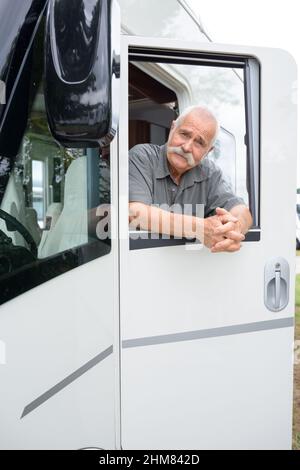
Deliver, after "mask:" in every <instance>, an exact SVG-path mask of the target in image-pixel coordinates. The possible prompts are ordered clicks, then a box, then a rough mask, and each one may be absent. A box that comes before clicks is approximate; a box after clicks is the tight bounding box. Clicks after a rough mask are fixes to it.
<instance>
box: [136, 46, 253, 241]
mask: <svg viewBox="0 0 300 470" xmlns="http://www.w3.org/2000/svg"><path fill="white" fill-rule="evenodd" d="M128 60H129V64H128V65H129V70H128V76H129V100H128V119H129V124H128V131H129V150H130V149H131V148H132V147H133V146H134V145H137V144H141V143H150V144H155V145H158V146H161V145H163V144H165V143H166V141H167V139H168V135H169V130H170V126H171V123H172V121H173V120H174V119H176V118H177V116H178V115H179V114H180V113H181V112H182V111H183V109H184V108H185V107H187V106H191V105H194V104H202V105H205V106H207V107H208V108H209V109H211V110H212V111H213V112H214V114H215V115H216V116H217V118H218V120H219V123H220V132H219V136H218V139H217V141H216V143H215V145H214V150H213V151H211V152H210V154H209V155H208V156H207V157H206V158H208V159H210V160H213V161H214V163H215V164H216V165H217V166H218V167H220V169H221V171H222V174H223V178H224V180H225V181H226V183H228V184H229V185H230V187H231V188H232V191H233V192H234V194H236V195H237V196H238V197H240V198H242V199H243V201H244V202H245V204H247V205H248V206H249V208H250V211H251V213H252V216H253V221H254V222H253V228H252V230H250V231H249V232H248V234H247V238H246V241H255V240H259V237H260V235H259V65H258V62H257V61H256V60H255V59H253V58H250V57H242V56H234V55H232V56H230V55H228V54H224V55H219V54H213V53H212V54H208V53H201V52H199V53H197V52H195V51H191V52H187V51H181V50H178V51H176V50H164V49H153V48H151V49H150V48H146V47H143V48H142V47H138V46H132V47H130V48H129V54H128ZM184 243H186V240H178V239H171V240H166V237H165V236H158V237H157V236H155V237H151V235H150V234H147V232H144V231H142V232H141V234H140V237H139V236H137V233H136V232H134V233H133V232H132V233H131V234H130V247H131V249H138V248H147V247H155V246H166V245H173V244H184Z"/></svg>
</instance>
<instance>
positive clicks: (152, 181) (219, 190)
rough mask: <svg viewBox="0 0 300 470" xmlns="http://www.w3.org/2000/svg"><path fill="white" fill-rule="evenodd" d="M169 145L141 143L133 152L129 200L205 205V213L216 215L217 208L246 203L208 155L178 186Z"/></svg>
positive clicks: (149, 203)
mask: <svg viewBox="0 0 300 470" xmlns="http://www.w3.org/2000/svg"><path fill="white" fill-rule="evenodd" d="M166 150H167V145H166V144H165V145H163V146H159V145H153V144H140V145H136V146H135V147H133V148H132V149H131V150H130V152H129V201H130V202H143V203H145V204H148V205H152V204H159V205H160V204H168V205H169V206H172V205H174V204H179V205H180V207H182V208H183V206H184V204H192V207H193V209H192V213H193V214H194V215H196V204H204V216H205V217H209V216H211V215H214V213H215V209H216V207H223V208H224V209H226V210H228V211H229V210H230V209H232V207H234V206H236V205H238V204H245V202H244V201H243V199H242V198H239V197H237V196H236V195H235V194H234V193H233V191H232V188H231V186H230V185H229V184H228V183H227V182H226V181H225V180H224V179H223V177H222V172H221V170H220V168H219V167H217V166H216V165H215V163H214V162H212V161H211V160H209V159H207V158H205V159H204V160H203V161H202V162H201V163H200V164H199V165H197V166H196V167H194V168H192V169H191V170H188V171H187V172H185V173H184V174H183V175H182V177H181V180H180V183H179V185H177V184H176V183H175V182H174V180H173V178H172V176H171V175H170V171H169V167H168V162H167V154H166Z"/></svg>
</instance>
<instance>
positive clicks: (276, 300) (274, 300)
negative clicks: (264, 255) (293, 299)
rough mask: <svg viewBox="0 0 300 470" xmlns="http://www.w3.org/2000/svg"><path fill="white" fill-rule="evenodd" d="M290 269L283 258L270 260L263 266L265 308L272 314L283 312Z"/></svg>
mask: <svg viewBox="0 0 300 470" xmlns="http://www.w3.org/2000/svg"><path fill="white" fill-rule="evenodd" d="M289 281H290V268H289V264H288V262H287V261H286V260H285V259H284V258H272V259H271V260H270V261H268V262H267V263H266V266H265V279H264V282H265V286H264V287H265V288H264V296H265V299H264V300H265V306H266V307H267V308H268V309H269V310H271V311H272V312H279V311H280V310H283V309H284V308H285V307H286V306H287V304H288V301H289Z"/></svg>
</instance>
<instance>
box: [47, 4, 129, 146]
mask: <svg viewBox="0 0 300 470" xmlns="http://www.w3.org/2000/svg"><path fill="white" fill-rule="evenodd" d="M120 30H121V27H120V9H119V5H118V3H117V2H116V0H49V6H48V16H47V25H46V32H45V34H46V38H45V101H46V110H47V116H48V122H49V126H50V130H51V132H52V134H53V136H54V138H55V139H56V140H57V141H58V142H59V143H60V144H62V145H63V146H65V147H77V148H78V147H99V146H104V145H108V144H109V143H110V141H111V140H112V139H113V137H114V136H115V134H116V131H117V126H118V118H119V110H118V106H119V96H118V95H119V78H120V73H119V72H120V32H121V31H120Z"/></svg>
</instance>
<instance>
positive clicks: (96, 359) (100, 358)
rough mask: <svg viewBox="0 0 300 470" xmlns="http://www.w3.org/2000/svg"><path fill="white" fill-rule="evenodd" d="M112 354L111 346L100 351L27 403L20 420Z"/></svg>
mask: <svg viewBox="0 0 300 470" xmlns="http://www.w3.org/2000/svg"><path fill="white" fill-rule="evenodd" d="M112 352H113V346H109V348H107V349H105V351H102V352H101V353H100V354H98V356H96V357H94V358H93V359H91V360H90V361H89V362H87V363H86V364H84V365H83V366H82V367H80V368H79V369H77V370H76V371H75V372H73V373H72V374H70V375H68V377H66V378H65V379H64V380H62V381H61V382H59V383H58V384H57V385H54V387H52V388H50V390H48V391H47V392H45V393H43V395H41V396H39V397H38V398H36V399H35V400H34V401H32V402H31V403H29V405H27V406H26V407H25V408H24V410H23V413H22V416H21V419H22V418H24V416H26V415H28V414H29V413H31V412H32V411H33V410H35V409H36V408H37V407H38V406H41V405H42V404H43V403H45V401H47V400H49V398H52V397H53V396H54V395H56V394H57V393H58V392H60V391H61V390H62V389H64V388H65V387H67V386H68V385H70V384H71V383H72V382H74V380H76V379H78V378H79V377H81V375H83V374H85V373H86V372H88V371H89V370H90V369H92V367H95V366H96V365H97V364H99V362H101V361H103V360H104V359H106V358H107V357H108V356H109V355H110V354H112Z"/></svg>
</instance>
